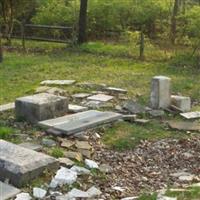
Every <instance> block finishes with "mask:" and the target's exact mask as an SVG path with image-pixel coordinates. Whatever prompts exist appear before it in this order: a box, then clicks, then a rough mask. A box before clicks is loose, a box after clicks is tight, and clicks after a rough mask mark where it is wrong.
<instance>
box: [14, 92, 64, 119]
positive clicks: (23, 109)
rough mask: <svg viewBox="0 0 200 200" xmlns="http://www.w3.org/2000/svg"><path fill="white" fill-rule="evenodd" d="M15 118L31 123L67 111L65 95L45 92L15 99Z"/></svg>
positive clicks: (60, 114)
mask: <svg viewBox="0 0 200 200" xmlns="http://www.w3.org/2000/svg"><path fill="white" fill-rule="evenodd" d="M15 111H16V118H17V119H19V120H21V119H23V120H26V121H29V122H31V123H37V122H38V121H42V120H46V119H50V118H54V117H58V116H62V115H64V114H65V113H66V112H67V111H68V102H67V98H66V97H61V96H56V95H52V94H47V93H40V94H36V95H32V96H26V97H21V98H18V99H16V101H15Z"/></svg>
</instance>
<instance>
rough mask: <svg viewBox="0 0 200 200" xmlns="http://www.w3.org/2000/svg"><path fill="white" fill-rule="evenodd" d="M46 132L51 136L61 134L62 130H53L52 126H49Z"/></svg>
mask: <svg viewBox="0 0 200 200" xmlns="http://www.w3.org/2000/svg"><path fill="white" fill-rule="evenodd" d="M45 132H46V133H47V134H49V135H53V136H62V132H61V131H58V130H55V129H54V128H49V129H47V130H46V131H45Z"/></svg>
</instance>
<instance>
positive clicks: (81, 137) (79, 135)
mask: <svg viewBox="0 0 200 200" xmlns="http://www.w3.org/2000/svg"><path fill="white" fill-rule="evenodd" d="M72 137H73V138H75V139H77V140H80V141H88V139H89V136H87V135H86V132H84V131H81V132H79V133H75V134H74V135H73V136H72Z"/></svg>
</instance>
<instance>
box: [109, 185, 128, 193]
mask: <svg viewBox="0 0 200 200" xmlns="http://www.w3.org/2000/svg"><path fill="white" fill-rule="evenodd" d="M112 189H113V190H116V191H119V192H124V191H125V190H126V189H125V188H122V187H119V186H113V187H112Z"/></svg>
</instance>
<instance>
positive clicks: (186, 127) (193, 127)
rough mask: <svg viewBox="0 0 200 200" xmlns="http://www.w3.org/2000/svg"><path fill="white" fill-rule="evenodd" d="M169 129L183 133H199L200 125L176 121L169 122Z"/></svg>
mask: <svg viewBox="0 0 200 200" xmlns="http://www.w3.org/2000/svg"><path fill="white" fill-rule="evenodd" d="M168 124H169V127H170V128H172V129H176V130H183V131H200V124H198V123H195V122H178V121H169V122H168Z"/></svg>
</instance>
